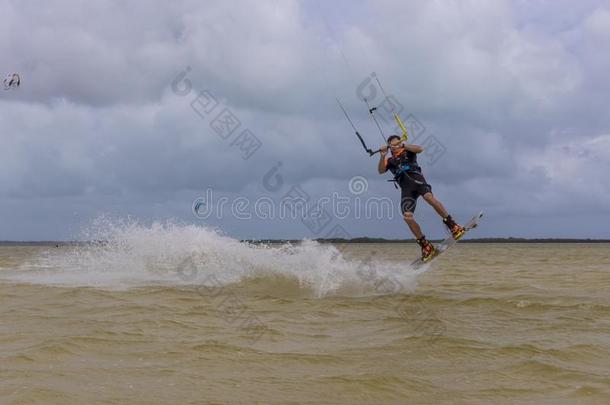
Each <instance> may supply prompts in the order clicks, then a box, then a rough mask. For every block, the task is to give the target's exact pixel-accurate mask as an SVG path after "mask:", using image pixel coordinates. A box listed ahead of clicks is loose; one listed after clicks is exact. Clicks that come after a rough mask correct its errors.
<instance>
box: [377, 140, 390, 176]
mask: <svg viewBox="0 0 610 405" xmlns="http://www.w3.org/2000/svg"><path fill="white" fill-rule="evenodd" d="M379 150H380V152H379V164H378V165H377V171H378V172H379V174H384V173H385V172H387V171H388V168H387V167H386V164H385V155H386V154H387V153H388V147H387V146H382V147H381V148H380V149H379Z"/></svg>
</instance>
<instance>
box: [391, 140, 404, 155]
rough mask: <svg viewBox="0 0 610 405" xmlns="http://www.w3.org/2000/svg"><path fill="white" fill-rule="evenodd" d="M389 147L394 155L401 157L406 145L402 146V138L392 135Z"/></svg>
mask: <svg viewBox="0 0 610 405" xmlns="http://www.w3.org/2000/svg"><path fill="white" fill-rule="evenodd" d="M388 146H389V147H390V150H391V151H392V154H393V155H395V156H396V155H400V154H401V153H402V152H404V145H403V144H402V138H401V137H400V136H398V135H390V136H389V137H388Z"/></svg>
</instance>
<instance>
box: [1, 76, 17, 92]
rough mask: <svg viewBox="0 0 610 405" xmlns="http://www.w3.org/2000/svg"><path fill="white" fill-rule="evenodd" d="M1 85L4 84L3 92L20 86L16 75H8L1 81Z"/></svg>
mask: <svg viewBox="0 0 610 405" xmlns="http://www.w3.org/2000/svg"><path fill="white" fill-rule="evenodd" d="M2 84H4V90H10V89H15V88H17V87H19V86H20V85H21V77H19V75H18V74H17V73H12V74H9V75H7V76H6V78H5V79H4V80H3V81H2Z"/></svg>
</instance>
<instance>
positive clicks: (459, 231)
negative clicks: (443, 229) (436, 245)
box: [423, 191, 464, 239]
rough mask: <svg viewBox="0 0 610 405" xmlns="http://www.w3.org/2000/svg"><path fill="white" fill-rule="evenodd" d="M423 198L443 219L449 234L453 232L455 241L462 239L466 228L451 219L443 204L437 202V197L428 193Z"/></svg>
mask: <svg viewBox="0 0 610 405" xmlns="http://www.w3.org/2000/svg"><path fill="white" fill-rule="evenodd" d="M423 197H424V200H426V202H427V203H428V204H430V205H431V206H432V208H434V210H435V211H436V212H437V213H438V215H440V216H441V218H443V223H444V224H445V225H446V226H447V228H448V229H449V232H451V235H453V237H454V238H455V239H459V238H461V237H462V235H463V234H464V228H463V227H462V226H461V225H459V224H457V223H456V222H455V221H454V220H453V218H451V215H449V213H448V212H447V210H446V209H445V207H444V206H443V204H441V202H440V201H439V200H437V199H436V197H434V195H433V194H432V192H431V191H428V192H427V193H426V194H424V195H423Z"/></svg>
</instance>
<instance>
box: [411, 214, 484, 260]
mask: <svg viewBox="0 0 610 405" xmlns="http://www.w3.org/2000/svg"><path fill="white" fill-rule="evenodd" d="M482 217H483V211H481V212H479V213H478V214H477V215H475V216H473V217H472V218H471V219H470V221H468V222H466V223H465V224H464V225H463V226H464V233H463V234H462V236H461V237H460V238H459V239H457V240H456V239H453V236H451V235H449V236H448V237H447V239H445V240H444V241H442V242H441V243H440V244H439V245H438V246H435V248H436V251H435V252H434V253H433V254H432V256H430V257H429V258H428V259H427V260H426V261H425V262H424V261H423V260H422V258H421V257H419V258H418V259H416V260H414V261H413V262H411V268H412V269H413V270H417V269H419V268H420V267H422V266H423V265H424V264H428V263H430V262H432V261H433V260H435V259H436V258H437V257H439V256H440V255H442V254H443V253H445V252H446V251H447V250H449V249H450V248H451V247H452V246H453V245H455V244H456V243H458V241H459V240H460V239H462V238H463V237H464V235H466V233H467V232H468V231H470V230H471V229H473V228H476V227H477V225H478V224H479V220H480V219H481V218H482Z"/></svg>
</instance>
